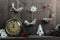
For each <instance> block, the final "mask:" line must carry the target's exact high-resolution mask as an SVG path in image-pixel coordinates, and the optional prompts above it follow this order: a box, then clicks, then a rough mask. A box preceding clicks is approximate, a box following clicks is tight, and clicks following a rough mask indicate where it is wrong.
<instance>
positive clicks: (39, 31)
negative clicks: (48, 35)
mask: <svg viewBox="0 0 60 40" xmlns="http://www.w3.org/2000/svg"><path fill="white" fill-rule="evenodd" d="M37 35H39V36H42V35H44V32H43V28H42V26H41V24H39V26H38V30H37Z"/></svg>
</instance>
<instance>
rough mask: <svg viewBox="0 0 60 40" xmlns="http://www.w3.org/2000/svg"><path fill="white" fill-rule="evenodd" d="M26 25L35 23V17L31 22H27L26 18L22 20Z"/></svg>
mask: <svg viewBox="0 0 60 40" xmlns="http://www.w3.org/2000/svg"><path fill="white" fill-rule="evenodd" d="M24 23H25V24H26V25H34V24H35V23H36V19H34V20H33V21H32V22H28V21H27V20H25V21H24Z"/></svg>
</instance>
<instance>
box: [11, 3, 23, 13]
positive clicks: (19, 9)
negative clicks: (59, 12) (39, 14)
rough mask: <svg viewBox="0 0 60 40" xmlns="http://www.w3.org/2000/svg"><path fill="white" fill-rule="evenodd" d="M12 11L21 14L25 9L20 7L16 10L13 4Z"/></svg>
mask: <svg viewBox="0 0 60 40" xmlns="http://www.w3.org/2000/svg"><path fill="white" fill-rule="evenodd" d="M12 9H13V10H12V11H15V12H21V11H22V9H23V7H20V8H17V9H16V8H15V7H14V3H12Z"/></svg>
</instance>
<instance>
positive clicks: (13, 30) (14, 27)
mask: <svg viewBox="0 0 60 40" xmlns="http://www.w3.org/2000/svg"><path fill="white" fill-rule="evenodd" d="M5 29H6V32H7V33H8V34H9V35H18V34H19V33H20V31H21V22H20V21H19V20H17V19H10V20H8V21H7V23H6V26H5Z"/></svg>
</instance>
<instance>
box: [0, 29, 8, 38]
mask: <svg viewBox="0 0 60 40" xmlns="http://www.w3.org/2000/svg"><path fill="white" fill-rule="evenodd" d="M0 35H1V38H6V37H7V33H6V32H5V30H4V29H0Z"/></svg>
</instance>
